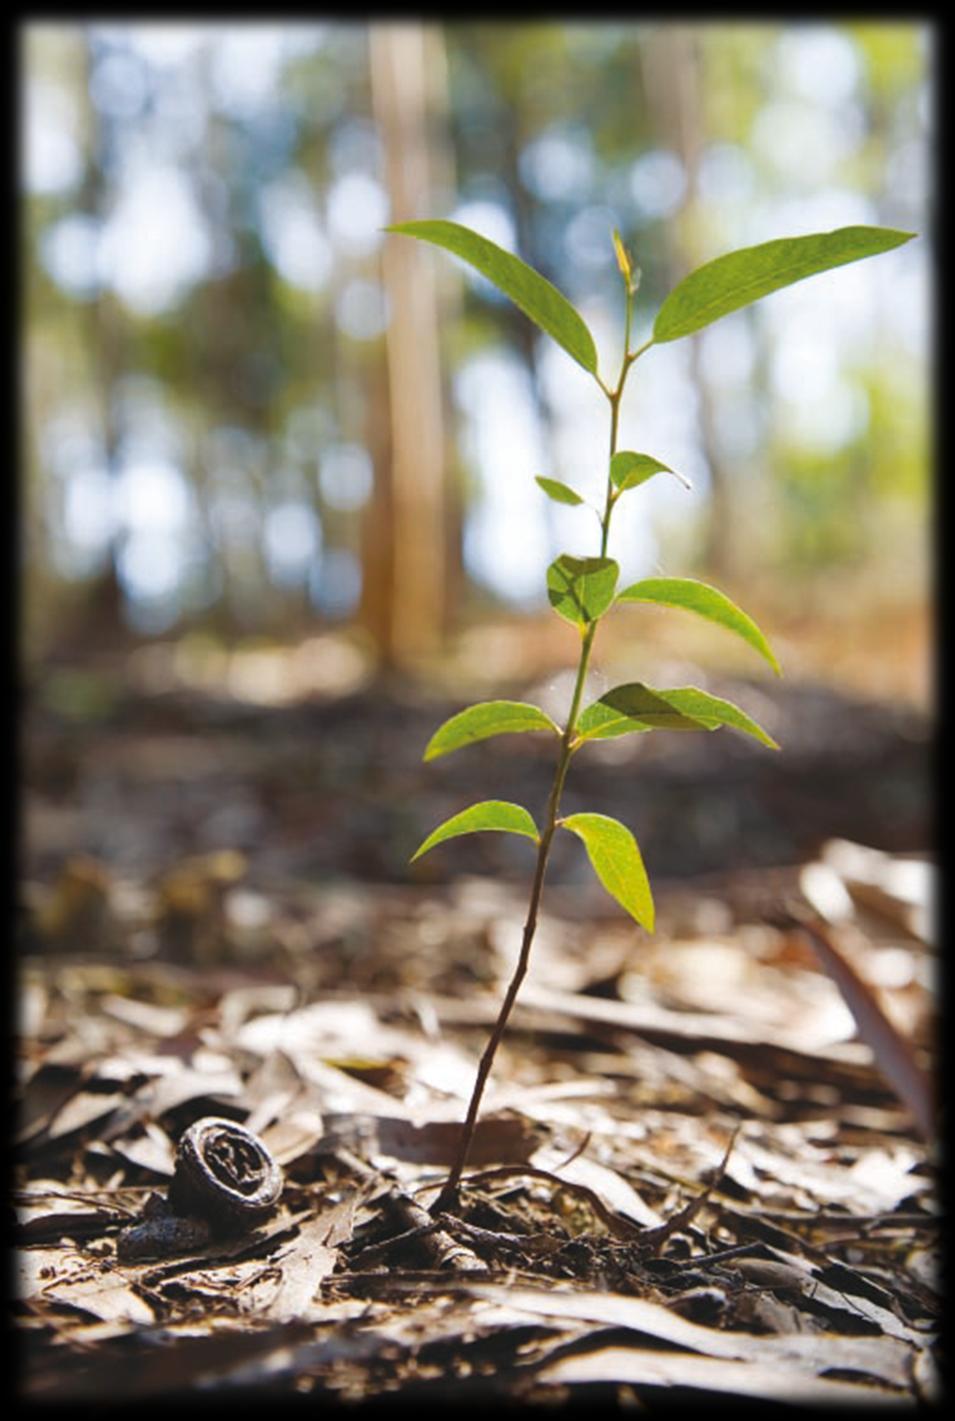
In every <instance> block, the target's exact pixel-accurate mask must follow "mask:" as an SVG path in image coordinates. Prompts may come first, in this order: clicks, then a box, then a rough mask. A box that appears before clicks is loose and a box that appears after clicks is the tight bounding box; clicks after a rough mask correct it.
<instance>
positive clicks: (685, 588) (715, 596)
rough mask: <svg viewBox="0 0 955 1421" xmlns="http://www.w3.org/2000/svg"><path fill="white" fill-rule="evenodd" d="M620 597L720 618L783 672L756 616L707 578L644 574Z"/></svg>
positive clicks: (720, 622)
mask: <svg viewBox="0 0 955 1421" xmlns="http://www.w3.org/2000/svg"><path fill="white" fill-rule="evenodd" d="M617 601H618V602H657V603H660V604H661V605H662V606H665V607H682V608H683V610H684V611H687V612H696V613H698V614H699V616H701V617H707V618H709V620H710V621H711V622H719V624H720V626H723V627H726V628H727V629H728V630H729V631H731V632H735V633H736V635H737V636H741V637H742V638H743V640H744V641H747V642H749V644H750V646H751V647H753V649H754V650H755V651H758V652H759V654H760V656H763V657H765V658H766V660H767V661H768V662H769V664H770V666H771V667H772V668H773V670H774V671H775V672H776V675H777V676H781V675H782V674H783V673H782V668H781V666H780V664H779V662H778V661H777V660H776V657H775V656H774V655H773V651H772V648H771V647H770V645H769V642H768V641H767V640H766V638H765V637H764V636H763V634H762V632H761V631H760V629H759V627H758V626H757V625H756V623H755V622H754V621H753V619H752V618H751V617H748V616H747V615H746V613H745V612H744V611H742V610H741V609H740V608H739V607H737V605H736V603H735V602H731V601H730V599H729V598H728V597H727V596H726V594H725V593H724V592H720V591H718V590H717V588H715V587H710V585H709V584H708V583H706V582H698V581H697V580H696V578H693V577H645V578H644V579H643V580H642V581H641V582H634V583H632V584H631V585H630V586H629V587H625V588H624V589H623V591H622V592H619V593H618V594H617Z"/></svg>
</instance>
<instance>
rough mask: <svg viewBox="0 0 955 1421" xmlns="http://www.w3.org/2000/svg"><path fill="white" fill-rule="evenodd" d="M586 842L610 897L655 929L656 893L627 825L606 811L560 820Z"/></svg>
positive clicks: (597, 873)
mask: <svg viewBox="0 0 955 1421" xmlns="http://www.w3.org/2000/svg"><path fill="white" fill-rule="evenodd" d="M560 823H561V825H562V827H563V828H564V829H569V830H570V831H571V833H572V834H576V835H577V837H578V838H579V839H582V840H583V842H584V847H585V848H586V850H587V857H588V858H589V859H590V862H591V865H592V866H593V870H594V873H595V874H596V875H597V877H598V878H599V879H600V882H601V883H602V884H603V886H604V888H606V890H607V892H608V893H609V894H610V896H611V898H616V900H617V902H618V903H619V904H620V905H621V906H622V907H624V908H626V910H627V912H628V913H629V914H630V916H631V917H632V918H635V919H636V920H637V922H638V923H639V924H640V926H641V927H644V928H646V930H647V932H650V933H652V932H653V921H654V914H653V895H652V893H651V892H650V880H649V879H648V878H647V871H646V869H645V868H644V866H643V859H642V858H641V857H640V850H639V849H638V847H637V841H636V839H635V838H634V837H633V835H632V834H631V832H630V830H629V829H628V828H627V827H626V825H624V824H621V823H620V821H619V819H611V818H609V817H608V816H607V815H606V814H571V815H570V816H569V817H568V818H567V819H562V820H560Z"/></svg>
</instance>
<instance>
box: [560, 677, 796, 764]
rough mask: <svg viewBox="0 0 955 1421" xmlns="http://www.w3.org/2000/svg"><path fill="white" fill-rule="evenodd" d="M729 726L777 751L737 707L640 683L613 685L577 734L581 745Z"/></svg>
mask: <svg viewBox="0 0 955 1421" xmlns="http://www.w3.org/2000/svg"><path fill="white" fill-rule="evenodd" d="M721 725H729V726H732V727H733V729H735V730H741V731H743V732H744V734H746V735H752V736H754V737H755V739H757V740H759V741H761V742H762V744H763V745H768V746H769V747H770V749H772V750H778V749H779V746H778V745H777V743H776V741H775V740H774V739H773V738H772V736H771V735H767V734H766V731H765V730H764V729H763V728H762V726H761V725H758V724H757V723H756V721H755V720H753V719H752V718H751V717H750V716H748V715H747V714H746V712H745V711H744V710H740V708H739V706H735V705H734V704H733V702H732V701H724V700H721V699H720V697H719V696H711V695H709V693H708V692H706V691H700V690H697V688H696V687H695V686H680V687H677V688H675V689H673V690H666V691H657V690H654V688H653V687H652V686H645V685H644V684H643V682H642V681H633V682H631V683H630V684H628V685H626V686H615V687H614V689H613V690H612V691H608V692H607V693H606V695H603V696H601V697H600V699H599V701H594V703H593V704H592V705H589V706H588V707H587V709H586V710H585V711H583V712H582V713H581V716H580V719H579V720H578V722H577V734H578V736H579V738H580V739H581V740H609V739H611V738H613V737H615V736H617V735H629V734H631V733H633V732H640V731H646V730H716V729H718V727H719V726H721Z"/></svg>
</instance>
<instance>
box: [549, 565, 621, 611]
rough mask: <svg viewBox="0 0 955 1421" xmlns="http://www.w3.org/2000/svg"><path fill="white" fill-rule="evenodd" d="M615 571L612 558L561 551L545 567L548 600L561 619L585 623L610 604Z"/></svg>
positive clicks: (617, 575)
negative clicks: (576, 554) (572, 554)
mask: <svg viewBox="0 0 955 1421" xmlns="http://www.w3.org/2000/svg"><path fill="white" fill-rule="evenodd" d="M619 575H620V568H619V567H618V566H617V564H616V563H615V562H614V560H613V558H575V557H571V555H570V553H561V555H560V557H559V558H556V559H555V561H554V562H552V563H551V565H550V567H549V568H548V569H547V595H548V597H549V598H550V604H551V606H552V607H553V608H554V611H555V612H558V613H559V614H560V616H562V617H563V618H564V619H565V621H568V622H573V623H574V625H575V626H586V625H587V623H588V622H593V621H596V619H597V618H598V617H599V616H602V615H603V613H604V612H606V610H607V608H608V607H609V606H610V604H611V602H612V601H613V594H614V589H615V587H616V586H617V578H618V577H619Z"/></svg>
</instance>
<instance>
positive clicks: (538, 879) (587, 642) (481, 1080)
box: [430, 286, 652, 1215]
mask: <svg viewBox="0 0 955 1421" xmlns="http://www.w3.org/2000/svg"><path fill="white" fill-rule="evenodd" d="M632 300H633V291H632V290H631V289H630V288H629V286H628V288H627V317H626V331H625V337H624V355H623V361H622V363H621V367H620V377H619V380H618V381H617V387H616V389H614V390H610V389H608V388H607V386H606V385H605V384H604V383H603V381H602V380H600V378H599V376H598V377H597V383H598V384H599V385H600V388H601V389H602V390H603V392H604V394H605V395H606V396H607V399H608V400H609V402H610V458H611V459H612V458H613V456H614V453H615V452H616V448H617V426H618V422H619V417H620V400H621V397H622V395H623V390H624V385H625V384H626V380H627V374H628V372H629V370H630V366H631V365H632V364H633V362H634V361H635V360H636V359H637V357H638V356H639V355H641V354H642V353H643V351H644V350H646V349H647V346H648V345H650V344H651V343H652V342H649V341H648V342H647V345H645V346H642V347H641V349H640V350H638V351H631V350H630V349H629V345H630V313H631V304H632ZM614 502H615V490H614V486H613V482H612V480H611V478H610V475H609V472H608V475H607V492H606V498H605V501H604V512H603V517H602V519H601V521H600V556H601V557H606V555H607V540H608V537H609V534H610V519H611V516H612V514H613V508H614ZM596 632H597V622H596V620H595V621H592V622H588V624H587V626H586V628H585V629H584V632H583V636H582V638H581V646H580V659H579V661H578V664H577V675H576V679H575V682H574V693H573V696H572V698H571V704H570V711H569V713H568V716H567V724H566V725H565V727H564V731H563V734H562V736H561V742H560V754H559V756H558V759H557V766H556V769H555V771H554V782H553V785H552V786H551V791H550V796H549V798H548V801H547V810H546V816H545V824H544V829H543V832H542V834H541V836H540V842H539V845H538V849H537V864H536V866H535V869H534V880H533V883H532V885H531V896H530V903H529V904H528V909H527V918H526V921H525V923H524V933H523V936H522V938H521V950H520V953H519V955H518V959H517V965H516V967H515V968H514V975H513V976H512V977H511V980H510V983H509V984H508V988H507V992H506V993H505V996H504V1001H503V1002H502V1004H501V1010H500V1011H499V1012H498V1015H497V1020H496V1021H495V1023H494V1027H493V1029H492V1031H491V1035H490V1037H489V1039H488V1043H487V1045H486V1046H485V1048H484V1054H483V1055H482V1057H481V1061H480V1064H479V1066H478V1072H477V1078H476V1080H475V1082H474V1089H473V1090H472V1092H471V1100H470V1103H469V1105H468V1112H467V1115H466V1117H465V1121H464V1126H463V1128H462V1131H461V1141H460V1144H459V1145H458V1151H457V1155H456V1157H455V1160H454V1163H453V1165H452V1167H451V1172H450V1173H449V1175H448V1177H447V1179H446V1180H445V1182H444V1185H443V1186H442V1188H441V1191H440V1193H439V1194H438V1196H437V1198H436V1199H435V1201H434V1203H433V1204H432V1205H431V1208H430V1213H431V1214H432V1215H438V1214H440V1213H442V1212H443V1211H446V1210H449V1209H453V1208H454V1206H455V1204H456V1202H457V1194H458V1186H459V1184H460V1182H461V1175H462V1173H463V1171H464V1168H465V1166H466V1165H467V1162H468V1155H469V1154H470V1152H471V1145H472V1142H473V1140H474V1131H475V1129H476V1127H477V1119H478V1111H479V1110H480V1108H481V1098H482V1096H483V1095H484V1087H485V1084H486V1082H487V1078H488V1076H489V1075H490V1073H491V1066H492V1065H493V1064H494V1057H495V1056H496V1054H497V1048H498V1046H499V1045H500V1044H501V1039H502V1037H503V1035H504V1030H505V1028H506V1026H507V1022H508V1018H509V1017H510V1014H511V1010H512V1008H513V1006H514V1003H515V1001H516V1000H517V994H518V992H519V991H520V987H521V983H522V982H523V980H524V978H525V976H526V975H527V968H528V963H529V962H530V953H531V944H532V943H533V941H534V933H535V932H536V930H537V914H538V909H539V907H540V900H541V894H542V892H543V889H544V876H545V874H546V872H547V860H548V857H549V855H550V846H551V841H552V840H553V837H554V834H555V832H556V830H557V825H558V822H559V821H558V817H557V816H558V812H559V810H560V799H561V795H562V793H563V789H564V781H565V779H566V778H567V770H568V768H569V766H570V761H571V757H572V755H573V749H574V743H573V742H574V733H575V730H576V727H577V716H578V713H579V711H580V702H581V698H582V696H583V690H584V683H585V681H586V679H587V668H588V666H589V664H590V653H591V650H592V648H593V644H594V637H595V635H596Z"/></svg>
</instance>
